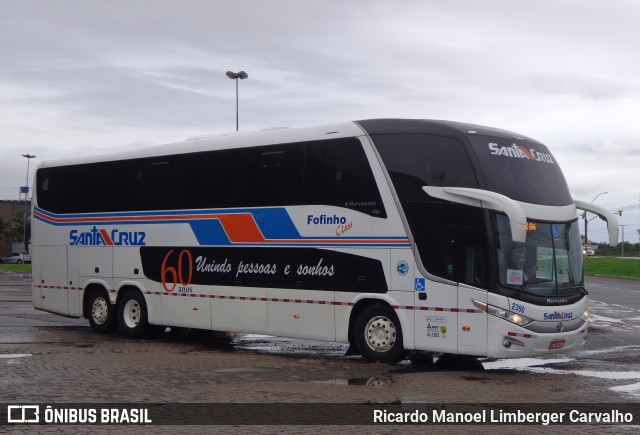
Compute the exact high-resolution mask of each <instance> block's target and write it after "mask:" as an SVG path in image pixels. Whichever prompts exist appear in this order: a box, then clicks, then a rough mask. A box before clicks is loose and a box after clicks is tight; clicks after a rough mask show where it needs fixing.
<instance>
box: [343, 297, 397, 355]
mask: <svg viewBox="0 0 640 435" xmlns="http://www.w3.org/2000/svg"><path fill="white" fill-rule="evenodd" d="M354 338H355V345H356V348H357V349H358V351H359V352H360V355H362V357H363V358H364V359H366V360H367V361H371V362H382V363H387V364H395V363H397V362H399V361H401V360H402V359H404V357H405V350H404V347H403V344H402V328H401V327H400V321H399V320H398V316H397V315H396V313H395V311H394V310H393V308H391V307H390V306H389V305H386V304H374V305H369V306H368V307H366V308H364V309H363V310H362V312H361V313H360V314H359V315H358V317H357V319H356V323H355V329H354Z"/></svg>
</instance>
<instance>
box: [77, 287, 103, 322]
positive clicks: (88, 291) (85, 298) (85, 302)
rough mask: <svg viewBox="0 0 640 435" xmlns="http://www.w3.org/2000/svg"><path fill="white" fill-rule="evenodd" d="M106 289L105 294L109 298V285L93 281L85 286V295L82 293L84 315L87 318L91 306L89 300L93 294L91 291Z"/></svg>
mask: <svg viewBox="0 0 640 435" xmlns="http://www.w3.org/2000/svg"><path fill="white" fill-rule="evenodd" d="M96 290H97V291H100V290H102V291H104V292H105V294H106V295H107V298H109V289H108V288H107V287H105V286H104V284H101V283H98V282H91V283H89V284H87V286H86V287H85V288H84V291H83V295H82V316H83V317H84V318H85V319H88V318H89V312H88V310H89V306H88V300H89V295H91V293H93V292H94V291H96Z"/></svg>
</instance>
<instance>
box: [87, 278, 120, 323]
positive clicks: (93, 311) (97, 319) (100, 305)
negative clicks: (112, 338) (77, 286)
mask: <svg viewBox="0 0 640 435" xmlns="http://www.w3.org/2000/svg"><path fill="white" fill-rule="evenodd" d="M86 304H87V305H86V307H85V314H86V316H87V317H88V319H89V325H91V329H93V330H94V331H95V332H98V333H100V334H109V333H111V332H113V331H115V330H116V329H118V320H117V319H116V309H115V307H114V306H113V305H112V304H111V301H110V300H109V295H108V294H107V292H106V291H105V290H104V289H97V288H96V289H93V290H90V291H89V295H88V297H87V299H86Z"/></svg>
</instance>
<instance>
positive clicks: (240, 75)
mask: <svg viewBox="0 0 640 435" xmlns="http://www.w3.org/2000/svg"><path fill="white" fill-rule="evenodd" d="M227 77H229V78H230V79H232V80H235V81H236V131H238V79H246V78H248V77H249V74H247V73H246V72H244V71H240V72H237V73H235V72H233V71H227Z"/></svg>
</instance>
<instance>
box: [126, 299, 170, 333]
mask: <svg viewBox="0 0 640 435" xmlns="http://www.w3.org/2000/svg"><path fill="white" fill-rule="evenodd" d="M147 313H148V311H147V303H146V302H145V300H144V296H142V294H141V293H140V292H139V291H137V290H130V291H128V292H126V293H125V294H124V295H123V296H122V299H120V302H119V304H118V317H119V320H120V327H121V328H122V331H123V332H124V334H125V335H126V336H127V337H131V338H150V337H157V336H158V335H160V334H162V333H163V332H164V330H165V328H164V327H162V326H157V325H150V324H149V321H148V315H147Z"/></svg>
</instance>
